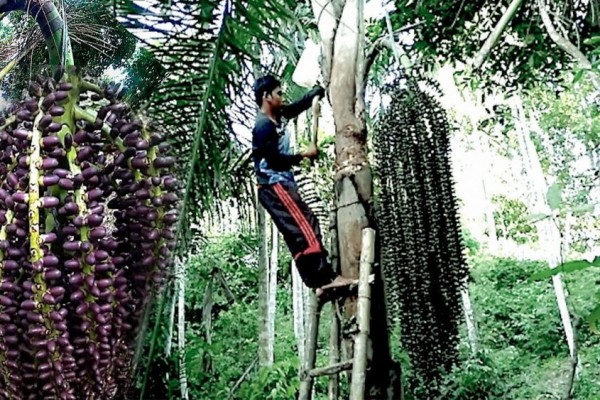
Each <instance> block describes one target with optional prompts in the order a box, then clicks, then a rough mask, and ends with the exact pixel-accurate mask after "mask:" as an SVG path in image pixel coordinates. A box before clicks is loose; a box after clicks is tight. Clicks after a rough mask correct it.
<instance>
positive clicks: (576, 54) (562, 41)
mask: <svg viewBox="0 0 600 400" xmlns="http://www.w3.org/2000/svg"><path fill="white" fill-rule="evenodd" d="M537 4H538V8H539V10H540V16H541V17H542V22H543V23H544V27H545V28H546V31H547V32H548V35H549V36H550V39H552V41H553V42H554V43H556V44H557V45H558V47H560V48H561V49H562V50H563V51H565V52H566V53H567V54H568V55H570V56H571V57H572V58H573V59H575V61H577V63H578V64H579V66H580V67H581V68H583V69H588V70H591V69H592V63H591V62H590V60H588V59H587V57H586V56H585V54H583V53H582V52H581V50H579V48H578V47H577V46H575V45H574V44H573V43H571V41H570V40H569V39H568V38H566V37H564V36H561V35H560V34H559V33H558V32H557V31H556V28H555V27H554V24H553V23H552V19H551V18H550V15H549V14H548V8H547V6H546V2H545V0H537ZM590 79H591V80H592V83H593V84H594V87H595V88H596V89H600V78H599V77H598V75H597V74H596V73H594V72H592V73H591V75H590Z"/></svg>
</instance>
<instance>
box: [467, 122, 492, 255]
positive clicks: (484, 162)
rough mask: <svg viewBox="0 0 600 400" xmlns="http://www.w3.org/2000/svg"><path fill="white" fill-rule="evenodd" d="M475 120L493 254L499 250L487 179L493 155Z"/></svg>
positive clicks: (490, 246)
mask: <svg viewBox="0 0 600 400" xmlns="http://www.w3.org/2000/svg"><path fill="white" fill-rule="evenodd" d="M472 122H473V129H474V133H475V142H476V144H477V145H478V147H479V153H480V154H481V155H482V157H481V159H480V161H481V165H480V169H479V172H480V174H481V188H482V191H483V200H484V208H485V210H484V213H485V221H486V225H487V231H488V250H489V252H490V253H491V254H496V251H497V250H498V232H497V230H496V221H494V210H493V203H492V199H491V198H490V196H489V193H488V185H487V183H486V180H487V179H488V177H489V176H491V174H490V164H489V163H490V161H491V160H492V157H491V155H490V152H489V151H488V150H487V149H488V148H489V147H488V146H486V144H485V143H484V140H485V138H484V134H483V132H481V131H479V130H478V129H477V124H478V121H472Z"/></svg>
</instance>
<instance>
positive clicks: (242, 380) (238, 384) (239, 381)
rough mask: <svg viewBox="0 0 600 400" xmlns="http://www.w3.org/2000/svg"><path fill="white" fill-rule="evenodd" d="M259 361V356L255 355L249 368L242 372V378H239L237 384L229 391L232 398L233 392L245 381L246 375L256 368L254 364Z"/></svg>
mask: <svg viewBox="0 0 600 400" xmlns="http://www.w3.org/2000/svg"><path fill="white" fill-rule="evenodd" d="M257 361H258V357H255V358H254V360H252V362H251V363H250V365H249V366H248V368H246V371H244V373H243V374H242V376H241V377H240V379H238V380H237V382H236V383H235V385H233V387H232V388H231V390H230V391H229V398H230V399H232V398H233V394H234V393H235V391H236V390H237V388H238V386H240V385H241V384H242V382H244V379H246V376H248V374H249V373H250V371H252V368H254V365H256V362H257Z"/></svg>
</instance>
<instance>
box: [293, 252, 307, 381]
mask: <svg viewBox="0 0 600 400" xmlns="http://www.w3.org/2000/svg"><path fill="white" fill-rule="evenodd" d="M303 292H304V290H303V288H302V280H301V279H300V275H299V274H298V270H296V263H295V262H294V261H292V301H293V303H294V336H295V337H296V345H297V347H298V359H299V360H300V370H302V366H303V365H304V356H305V353H304V352H305V350H304V340H305V337H306V335H305V329H304V328H305V325H304V313H305V311H304V293H303Z"/></svg>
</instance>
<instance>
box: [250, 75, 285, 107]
mask: <svg viewBox="0 0 600 400" xmlns="http://www.w3.org/2000/svg"><path fill="white" fill-rule="evenodd" d="M277 86H281V82H280V81H279V79H277V78H275V77H274V76H273V75H265V76H263V77H262V78H258V79H257V80H256V83H255V84H254V99H255V101H256V104H257V105H258V106H259V107H260V106H261V105H262V99H263V96H264V95H265V93H271V92H272V91H273V90H275V88H276V87H277Z"/></svg>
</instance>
